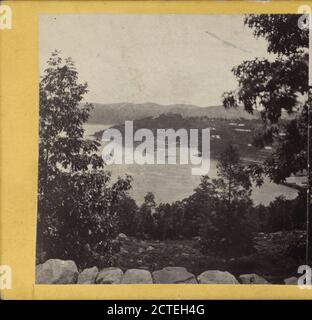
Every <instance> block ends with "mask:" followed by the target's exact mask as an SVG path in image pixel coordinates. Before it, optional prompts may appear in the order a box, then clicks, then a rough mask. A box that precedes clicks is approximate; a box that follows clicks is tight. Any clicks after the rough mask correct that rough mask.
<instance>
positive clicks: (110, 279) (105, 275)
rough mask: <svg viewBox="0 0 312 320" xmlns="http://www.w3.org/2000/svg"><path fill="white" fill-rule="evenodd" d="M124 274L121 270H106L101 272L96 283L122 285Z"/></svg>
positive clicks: (111, 268)
mask: <svg viewBox="0 0 312 320" xmlns="http://www.w3.org/2000/svg"><path fill="white" fill-rule="evenodd" d="M122 277H123V272H122V271H121V269H119V268H113V267H110V268H105V269H103V270H101V271H100V272H99V273H98V275H97V277H96V279H95V283H101V284H117V283H121V280H122Z"/></svg>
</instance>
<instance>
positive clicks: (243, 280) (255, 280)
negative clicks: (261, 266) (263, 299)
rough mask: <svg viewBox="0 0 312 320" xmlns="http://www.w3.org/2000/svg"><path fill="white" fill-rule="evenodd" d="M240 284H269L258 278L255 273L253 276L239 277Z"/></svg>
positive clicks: (243, 275) (244, 275)
mask: <svg viewBox="0 0 312 320" xmlns="http://www.w3.org/2000/svg"><path fill="white" fill-rule="evenodd" d="M238 279H239V282H240V283H242V284H269V282H268V281H267V280H265V279H264V278H262V277H260V276H258V275H257V274H255V273H252V274H242V275H240V276H239V277H238Z"/></svg>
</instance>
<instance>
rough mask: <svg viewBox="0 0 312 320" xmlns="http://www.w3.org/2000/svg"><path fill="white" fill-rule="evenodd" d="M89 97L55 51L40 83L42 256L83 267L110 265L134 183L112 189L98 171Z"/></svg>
mask: <svg viewBox="0 0 312 320" xmlns="http://www.w3.org/2000/svg"><path fill="white" fill-rule="evenodd" d="M86 93H87V84H86V83H84V84H80V83H79V82H78V73H77V71H76V69H75V66H74V63H73V61H72V60H71V59H70V58H68V59H65V60H63V59H62V57H61V56H60V53H59V52H57V51H55V52H54V53H53V54H52V56H51V58H50V59H49V61H48V68H47V69H46V70H45V72H44V75H43V76H42V78H41V82H40V131H39V137H40V140H39V186H38V224H37V225H38V231H37V234H38V239H37V244H38V247H37V254H38V257H42V255H43V254H44V255H45V259H47V258H51V257H54V258H63V259H73V260H74V261H75V262H76V263H78V265H79V267H84V266H87V265H91V264H92V263H96V264H98V265H109V264H110V258H111V256H112V248H113V247H112V240H113V238H114V237H115V236H116V230H117V228H116V225H117V208H118V206H119V205H118V201H120V199H123V198H124V197H125V193H126V191H127V190H128V189H129V188H130V182H131V181H130V177H126V179H118V180H117V181H116V182H115V183H114V184H112V185H110V174H109V173H107V172H104V171H103V170H97V169H98V168H102V167H103V162H102V159H101V157H100V156H99V155H98V154H97V153H96V152H97V150H98V146H99V142H98V141H96V140H88V139H85V138H84V137H83V134H84V129H83V124H84V123H85V122H86V121H87V120H88V117H89V112H90V110H91V108H92V106H91V105H90V104H85V105H81V102H82V100H83V96H84V95H85V94H86Z"/></svg>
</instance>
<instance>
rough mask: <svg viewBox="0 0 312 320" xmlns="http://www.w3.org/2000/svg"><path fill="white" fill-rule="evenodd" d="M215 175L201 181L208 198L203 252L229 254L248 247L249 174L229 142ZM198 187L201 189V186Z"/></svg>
mask: <svg viewBox="0 0 312 320" xmlns="http://www.w3.org/2000/svg"><path fill="white" fill-rule="evenodd" d="M217 170H218V178H217V179H213V180H212V184H211V183H209V182H207V181H205V180H203V182H205V184H204V185H205V186H206V188H205V189H206V190H207V191H208V192H209V196H210V199H209V201H208V203H207V205H206V206H205V209H204V210H203V215H202V220H201V227H200V235H201V244H202V248H203V250H204V251H205V252H209V251H212V252H214V253H215V254H216V255H219V256H225V257H233V256H237V255H242V254H247V253H249V252H250V251H251V249H252V236H253V226H252V223H251V219H250V212H251V209H252V201H251V199H250V195H251V177H250V176H249V171H248V170H247V169H246V168H245V166H243V165H242V164H241V162H240V157H239V154H238V152H237V150H236V149H235V148H234V147H233V146H232V145H229V146H228V147H227V148H226V149H225V151H224V152H223V153H222V154H221V156H220V160H219V161H218V164H217ZM199 190H201V191H202V190H203V184H202V187H201V188H200V189H199Z"/></svg>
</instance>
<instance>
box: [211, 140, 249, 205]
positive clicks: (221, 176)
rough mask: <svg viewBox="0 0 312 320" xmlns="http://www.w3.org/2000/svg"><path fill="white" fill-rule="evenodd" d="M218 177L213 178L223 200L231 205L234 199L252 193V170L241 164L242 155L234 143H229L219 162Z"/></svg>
mask: <svg viewBox="0 0 312 320" xmlns="http://www.w3.org/2000/svg"><path fill="white" fill-rule="evenodd" d="M217 170H218V179H215V180H213V183H214V185H215V186H216V188H217V189H218V190H219V192H220V196H221V198H222V200H224V201H227V202H228V203H229V205H231V203H232V201H233V200H236V199H241V198H244V197H249V196H250V194H251V190H250V189H251V177H250V172H249V171H248V170H247V169H246V168H245V167H244V166H243V165H242V164H241V162H240V156H239V153H238V151H237V149H236V148H235V147H234V146H233V145H231V144H230V145H228V146H227V148H226V149H225V151H224V152H223V153H222V154H221V155H220V160H219V161H218V164H217Z"/></svg>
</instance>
